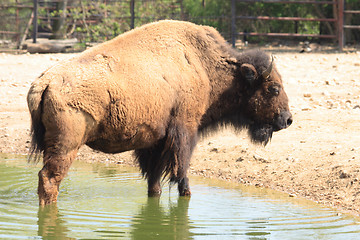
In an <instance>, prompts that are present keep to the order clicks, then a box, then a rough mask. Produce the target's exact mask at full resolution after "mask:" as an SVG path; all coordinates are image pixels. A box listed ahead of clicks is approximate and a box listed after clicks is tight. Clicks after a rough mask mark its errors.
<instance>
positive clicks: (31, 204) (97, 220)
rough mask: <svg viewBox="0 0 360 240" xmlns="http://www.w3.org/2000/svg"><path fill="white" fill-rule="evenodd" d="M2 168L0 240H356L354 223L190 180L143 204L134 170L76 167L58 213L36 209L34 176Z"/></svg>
mask: <svg viewBox="0 0 360 240" xmlns="http://www.w3.org/2000/svg"><path fill="white" fill-rule="evenodd" d="M38 170H39V166H38V167H35V166H28V165H27V164H25V162H24V160H21V161H10V160H7V161H4V160H2V161H0V172H1V173H2V174H1V175H0V238H1V239H19V238H26V239H29V238H31V239H42V238H43V239H69V238H73V239H84V238H87V239H94V238H96V239H111V238H115V239H119V238H122V239H340V240H342V239H344V240H350V239H357V238H358V236H359V234H360V225H359V223H358V219H355V218H352V217H349V216H347V215H338V214H337V213H336V212H334V211H333V210H331V209H327V208H323V207H320V206H318V205H315V204H313V203H309V202H307V201H302V200H301V201H300V200H299V199H296V198H295V199H294V198H287V197H284V196H283V195H281V194H280V193H274V192H272V193H271V194H269V193H268V192H267V191H269V190H261V189H255V188H246V187H242V186H241V187H239V186H240V185H236V186H232V187H229V186H228V185H229V184H228V183H226V184H224V183H221V184H220V183H213V182H210V181H205V180H203V179H200V180H199V179H198V178H193V179H191V182H192V191H193V196H192V198H191V200H189V199H187V198H179V197H178V195H177V193H176V188H175V187H174V188H172V189H171V190H170V189H169V188H168V187H166V186H167V185H166V184H165V187H164V192H163V196H162V197H161V198H160V199H159V198H148V197H147V196H146V191H147V189H146V184H145V181H144V180H143V179H142V178H141V176H140V174H139V173H138V171H137V170H134V169H125V168H122V167H119V166H105V165H101V164H92V165H90V164H84V163H81V164H76V163H75V164H74V167H73V168H72V170H71V171H70V173H69V176H68V177H67V178H66V180H64V182H63V184H62V187H61V192H60V196H59V202H58V204H57V206H54V205H53V206H49V207H45V208H38V206H37V195H36V187H37V171H38Z"/></svg>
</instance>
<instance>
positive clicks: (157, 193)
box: [148, 191, 161, 197]
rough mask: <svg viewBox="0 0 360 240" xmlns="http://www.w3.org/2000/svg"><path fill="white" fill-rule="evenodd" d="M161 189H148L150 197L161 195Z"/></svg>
mask: <svg viewBox="0 0 360 240" xmlns="http://www.w3.org/2000/svg"><path fill="white" fill-rule="evenodd" d="M160 196H161V191H148V197H160Z"/></svg>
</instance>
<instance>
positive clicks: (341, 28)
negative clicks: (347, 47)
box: [337, 0, 344, 51]
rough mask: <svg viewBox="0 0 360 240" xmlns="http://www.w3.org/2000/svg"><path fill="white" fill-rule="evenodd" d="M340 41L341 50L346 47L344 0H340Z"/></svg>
mask: <svg viewBox="0 0 360 240" xmlns="http://www.w3.org/2000/svg"><path fill="white" fill-rule="evenodd" d="M337 2H338V6H337V8H338V14H337V15H338V26H337V28H338V33H337V34H338V42H339V49H340V51H342V50H343V48H344V0H338V1H337Z"/></svg>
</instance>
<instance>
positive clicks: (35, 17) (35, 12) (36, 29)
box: [32, 0, 38, 43]
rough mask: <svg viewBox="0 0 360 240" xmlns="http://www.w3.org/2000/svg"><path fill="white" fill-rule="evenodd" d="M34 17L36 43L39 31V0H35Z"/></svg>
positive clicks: (34, 38) (34, 39) (34, 40)
mask: <svg viewBox="0 0 360 240" xmlns="http://www.w3.org/2000/svg"><path fill="white" fill-rule="evenodd" d="M33 13H34V18H33V34H32V35H33V43H36V38H37V32H38V22H37V20H38V1H37V0H34V10H33Z"/></svg>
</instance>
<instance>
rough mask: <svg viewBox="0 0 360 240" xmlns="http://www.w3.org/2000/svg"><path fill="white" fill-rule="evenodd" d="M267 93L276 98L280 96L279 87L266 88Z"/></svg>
mask: <svg viewBox="0 0 360 240" xmlns="http://www.w3.org/2000/svg"><path fill="white" fill-rule="evenodd" d="M268 91H269V93H270V94H271V95H274V96H278V95H279V94H280V86H278V85H271V86H270V87H269V88H268Z"/></svg>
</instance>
